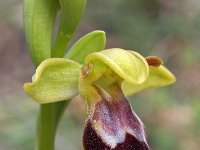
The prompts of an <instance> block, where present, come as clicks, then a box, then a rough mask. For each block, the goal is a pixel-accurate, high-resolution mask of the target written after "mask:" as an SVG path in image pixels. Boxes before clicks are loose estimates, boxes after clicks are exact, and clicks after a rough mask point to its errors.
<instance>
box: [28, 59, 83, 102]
mask: <svg viewBox="0 0 200 150" xmlns="http://www.w3.org/2000/svg"><path fill="white" fill-rule="evenodd" d="M80 68H81V65H80V64H78V63H76V62H74V61H72V60H68V59H63V58H50V59H46V60H45V61H43V62H42V63H41V64H40V65H39V66H38V68H37V70H36V73H35V79H34V81H33V83H26V84H24V90H25V91H26V93H27V94H28V95H30V96H31V97H32V98H33V99H34V100H35V101H37V102H39V103H52V102H57V101H62V100H67V99H71V98H73V97H74V96H75V95H76V94H77V93H78V89H77V88H78V77H79V70H80Z"/></svg>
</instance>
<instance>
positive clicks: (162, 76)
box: [122, 65, 176, 96]
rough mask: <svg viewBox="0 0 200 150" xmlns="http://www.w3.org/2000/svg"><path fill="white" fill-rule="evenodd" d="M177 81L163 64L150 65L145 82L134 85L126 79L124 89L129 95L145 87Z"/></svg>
mask: <svg viewBox="0 0 200 150" xmlns="http://www.w3.org/2000/svg"><path fill="white" fill-rule="evenodd" d="M175 81H176V78H175V76H174V75H173V74H172V73H171V72H170V71H169V70H168V69H167V68H166V67H164V66H163V65H161V66H160V67H149V77H148V79H147V80H146V81H145V82H144V83H143V84H141V85H133V84H130V83H128V82H126V81H124V82H123V83H122V90H123V92H124V93H125V95H126V96H129V95H132V94H135V93H137V92H140V91H143V90H145V89H149V88H153V87H162V86H167V85H169V84H172V83H174V82H175Z"/></svg>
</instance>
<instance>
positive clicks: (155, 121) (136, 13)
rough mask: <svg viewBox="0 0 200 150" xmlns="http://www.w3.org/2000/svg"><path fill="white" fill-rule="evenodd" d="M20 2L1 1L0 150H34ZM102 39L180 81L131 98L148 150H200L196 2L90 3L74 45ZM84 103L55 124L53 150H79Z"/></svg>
mask: <svg viewBox="0 0 200 150" xmlns="http://www.w3.org/2000/svg"><path fill="white" fill-rule="evenodd" d="M22 12H23V9H22V0H6V1H5V0H0V150H33V149H34V142H35V138H34V136H35V130H36V120H37V115H38V107H39V105H38V104H37V103H35V102H34V101H32V100H31V98H29V97H28V96H26V95H25V93H24V92H23V89H22V85H23V83H24V82H28V81H30V80H31V76H32V74H33V73H34V68H33V65H32V64H31V61H30V58H29V56H28V53H27V47H26V44H25V38H24V31H23V18H22V17H23V14H22ZM95 29H101V30H105V31H106V32H107V39H108V44H107V47H108V48H110V47H121V48H124V49H131V50H136V51H138V52H140V53H141V54H143V55H144V56H147V55H158V56H160V57H161V58H162V59H163V60H164V63H165V65H166V66H167V67H168V68H170V70H172V72H173V73H174V74H175V75H176V77H177V82H176V83H175V84H173V85H170V86H168V87H166V88H160V89H153V90H149V91H144V92H142V93H139V94H136V95H134V96H132V97H130V98H129V99H130V101H131V103H132V106H133V109H134V110H135V112H136V113H137V114H138V115H139V116H140V118H141V119H142V120H143V122H144V123H145V125H146V128H147V132H148V141H149V143H150V145H151V147H152V148H151V149H152V150H199V147H200V117H199V116H200V98H199V97H200V92H199V91H200V50H199V47H200V1H199V0H88V5H87V9H86V12H85V15H84V17H83V19H82V22H81V24H80V26H79V28H78V30H77V32H76V35H75V39H76V38H78V37H80V36H82V35H84V34H86V33H88V32H90V31H92V30H95ZM85 117H86V109H85V103H84V101H83V100H81V99H80V98H79V97H77V98H75V99H74V100H73V101H72V103H71V104H70V106H69V109H68V110H67V111H66V112H65V114H64V117H63V119H62V122H61V123H60V126H59V129H58V134H57V139H56V150H80V149H81V136H82V131H83V127H84V121H85Z"/></svg>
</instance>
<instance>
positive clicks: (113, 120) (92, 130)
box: [83, 93, 150, 150]
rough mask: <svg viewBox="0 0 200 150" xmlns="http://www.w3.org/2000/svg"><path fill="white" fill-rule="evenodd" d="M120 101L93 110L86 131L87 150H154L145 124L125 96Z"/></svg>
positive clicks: (119, 96)
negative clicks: (148, 140) (150, 146)
mask: <svg viewBox="0 0 200 150" xmlns="http://www.w3.org/2000/svg"><path fill="white" fill-rule="evenodd" d="M117 97H118V99H117V100H116V99H109V100H108V99H107V100H102V101H99V102H97V103H96V104H95V105H94V106H93V108H92V110H91V113H90V115H89V118H88V120H87V123H86V126H85V130H84V135H83V147H84V149H85V150H150V148H149V146H148V144H147V141H146V134H145V130H144V125H143V123H142V122H141V120H140V119H139V118H138V116H137V115H136V114H135V112H133V111H132V109H131V106H130V104H129V102H128V101H127V100H126V98H125V97H124V95H123V93H121V94H118V96H117Z"/></svg>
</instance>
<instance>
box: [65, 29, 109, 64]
mask: <svg viewBox="0 0 200 150" xmlns="http://www.w3.org/2000/svg"><path fill="white" fill-rule="evenodd" d="M105 45H106V36H105V32H104V31H100V30H96V31H92V32H90V33H88V34H86V35H85V36H83V37H81V38H80V39H79V40H78V41H77V42H76V43H75V44H74V45H72V47H71V48H70V49H69V51H68V52H67V54H66V55H65V58H69V59H72V60H74V61H77V62H79V63H80V64H83V63H84V60H85V57H86V56H87V55H88V54H90V53H92V52H98V51H100V50H103V49H105Z"/></svg>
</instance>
